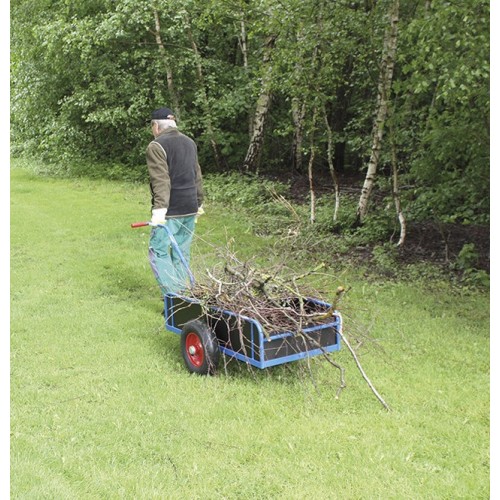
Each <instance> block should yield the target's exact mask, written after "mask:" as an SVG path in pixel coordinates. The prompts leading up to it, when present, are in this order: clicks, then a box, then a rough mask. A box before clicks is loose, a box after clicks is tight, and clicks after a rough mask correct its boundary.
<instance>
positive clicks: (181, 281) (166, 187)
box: [146, 108, 203, 294]
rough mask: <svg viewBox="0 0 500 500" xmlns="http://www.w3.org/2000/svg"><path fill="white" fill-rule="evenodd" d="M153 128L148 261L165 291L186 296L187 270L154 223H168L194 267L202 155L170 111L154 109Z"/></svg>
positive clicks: (149, 155)
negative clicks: (180, 128) (194, 241)
mask: <svg viewBox="0 0 500 500" xmlns="http://www.w3.org/2000/svg"><path fill="white" fill-rule="evenodd" d="M151 128H152V132H153V136H154V140H153V141H152V142H150V143H149V145H148V147H147V149H146V161H147V165H148V172H149V179H150V182H149V185H150V189H151V203H152V214H151V222H152V223H153V229H152V231H151V236H150V240H149V261H150V264H151V268H152V270H153V273H154V275H155V278H156V280H157V281H158V284H159V285H160V288H161V290H162V293H164V294H165V293H167V292H174V293H181V292H182V291H183V290H184V289H185V288H186V285H187V276H188V274H187V270H186V268H185V266H184V264H183V263H182V260H181V258H180V257H179V255H178V254H177V252H176V250H175V249H174V248H172V243H171V241H170V239H169V237H168V234H167V232H166V231H165V229H163V228H161V227H154V225H158V224H166V225H167V227H168V228H169V229H170V231H171V232H172V234H173V236H174V238H175V240H176V242H177V244H178V246H179V249H180V251H181V252H182V255H183V256H184V259H185V260H186V262H187V263H189V256H190V247H191V241H192V239H193V233H194V225H195V219H196V216H197V214H198V213H201V212H202V209H201V205H202V203H203V190H202V176H201V169H200V165H199V163H198V152H197V147H196V144H195V143H194V141H193V140H192V139H190V138H189V137H187V136H186V135H184V134H182V133H181V132H179V131H178V130H177V124H176V122H175V116H174V113H173V112H172V110H170V109H169V108H160V109H157V110H155V111H153V113H152V114H151Z"/></svg>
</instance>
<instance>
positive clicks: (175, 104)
mask: <svg viewBox="0 0 500 500" xmlns="http://www.w3.org/2000/svg"><path fill="white" fill-rule="evenodd" d="M153 15H154V19H155V31H154V32H153V34H154V36H155V40H156V45H158V51H159V52H160V55H161V58H162V60H163V64H164V65H165V72H166V74H167V89H168V94H169V96H170V99H171V102H172V108H173V110H174V113H175V116H176V117H177V119H180V116H181V109H180V105H179V97H178V95H177V91H176V90H175V86H174V76H173V73H172V68H171V66H170V60H169V57H168V53H167V51H166V49H165V46H164V45H163V40H162V38H161V34H160V31H161V26H160V16H159V14H158V10H157V9H156V8H155V7H153Z"/></svg>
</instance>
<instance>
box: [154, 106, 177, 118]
mask: <svg viewBox="0 0 500 500" xmlns="http://www.w3.org/2000/svg"><path fill="white" fill-rule="evenodd" d="M169 116H171V117H174V116H175V115H174V112H173V111H172V110H171V109H169V108H160V109H155V110H154V111H153V112H152V113H151V120H167V119H168V117H169Z"/></svg>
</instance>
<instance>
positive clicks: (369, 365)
mask: <svg viewBox="0 0 500 500" xmlns="http://www.w3.org/2000/svg"><path fill="white" fill-rule="evenodd" d="M13 164H14V165H15V162H14V163H13ZM205 208H206V212H207V214H206V215H205V216H203V217H202V218H201V219H200V222H199V223H198V227H197V233H198V236H199V238H198V239H197V240H196V243H195V244H194V247H193V263H194V268H195V269H196V268H197V266H205V265H208V264H209V263H213V262H214V261H215V258H216V257H215V252H214V248H213V245H218V244H220V243H221V242H224V241H225V240H226V238H227V237H231V238H234V240H235V246H236V248H237V249H238V250H239V251H240V252H241V255H242V256H252V255H257V256H260V259H261V262H263V263H265V262H266V259H268V258H271V257H269V252H268V249H269V246H270V241H269V240H266V239H258V238H255V237H253V236H252V235H251V234H250V233H249V232H248V231H246V228H245V224H244V222H242V221H244V216H242V215H241V214H238V213H235V211H232V210H230V209H229V208H227V207H222V206H210V205H207V206H206V207H205ZM148 215H149V193H148V189H147V187H146V186H133V185H125V184H119V183H110V182H101V181H86V180H61V179H59V180H54V179H49V178H39V177H35V176H34V175H32V174H30V173H29V172H27V171H25V170H22V169H19V168H13V169H12V170H11V250H10V257H11V263H10V265H11V290H10V299H11V341H10V347H11V361H10V368H11V422H10V424H11V439H10V445H11V455H10V459H11V478H10V480H11V496H12V498H33V499H40V498H51V499H52V498H53V499H73V498H74V499H80V498H85V499H86V498H89V499H94V498H96V499H97V498H99V499H101V498H102V499H114V498H130V499H132V498H134V499H136V498H141V499H151V498H162V499H163V498H173V499H198V498H199V499H207V498H209V499H218V498H221V499H222V498H236V499H254V498H255V499H260V498H287V499H289V498H293V499H303V498H318V499H330V498H334V499H336V498H339V499H344V498H356V499H365V498H366V499H372V498H381V499H387V498H394V499H406V498H412V499H413V498H425V499H428V498H447V499H457V498H470V499H479V498H488V497H489V389H490V378H489V295H488V294H487V293H485V292H483V293H480V292H476V293H468V294H465V293H457V292H452V291H451V289H449V288H447V287H446V286H444V285H442V286H437V285H428V286H423V285H422V284H417V283H414V284H412V283H394V282H392V283H375V282H364V281H363V280H361V279H360V278H359V276H358V274H357V273H355V272H354V271H352V272H351V271H349V270H348V269H346V270H344V271H343V273H342V280H343V281H344V282H345V283H347V284H349V285H350V286H352V290H351V291H350V292H349V294H348V297H347V298H346V302H345V318H344V321H345V328H346V332H347V333H349V332H350V331H351V332H356V331H360V330H362V329H363V328H364V327H363V325H366V326H367V328H369V329H370V336H371V337H372V338H373V339H376V341H377V342H376V343H375V342H372V343H367V344H366V346H364V347H362V348H361V349H360V350H359V351H358V353H359V356H360V359H361V362H362V363H363V367H364V369H365V370H366V372H367V374H368V376H369V377H370V378H371V380H372V382H373V383H374V384H375V386H376V387H377V389H378V390H379V392H380V393H381V394H382V395H383V397H384V398H385V400H386V401H387V402H388V404H389V405H390V406H391V408H392V411H391V412H387V411H385V410H384V409H383V408H382V406H381V405H380V404H379V402H378V401H377V400H376V398H375V397H374V396H373V394H372V393H371V391H370V390H369V388H368V386H367V385H366V383H365V382H364V380H363V379H362V378H361V376H360V374H359V372H358V371H357V368H356V366H355V364H354V361H353V359H352V357H351V356H350V354H349V352H348V350H347V349H345V348H344V349H343V350H342V351H340V352H339V353H338V354H335V360H336V361H338V363H340V364H341V365H342V366H344V368H345V370H346V382H347V388H346V389H345V390H344V391H343V392H342V393H341V396H340V398H339V399H336V398H335V395H336V392H337V387H338V384H339V375H338V372H337V371H336V370H335V369H334V368H333V367H332V366H331V365H329V364H327V363H325V362H324V361H320V360H314V361H312V362H311V370H310V372H309V370H306V369H305V362H298V363H294V364H290V365H288V366H284V367H277V368H273V369H269V370H266V371H257V370H248V369H247V368H246V367H245V366H244V365H243V364H241V363H236V362H231V363H230V364H229V366H228V368H227V370H221V373H220V374H219V375H217V376H215V377H199V376H195V375H190V374H189V373H188V372H187V371H186V369H185V367H184V365H183V362H182V358H181V355H180V350H179V338H178V337H177V336H176V335H174V334H172V333H169V332H167V331H166V330H165V329H164V327H163V318H162V316H161V314H160V313H161V309H162V303H161V300H160V293H159V289H158V287H157V285H156V282H155V280H154V278H153V276H152V273H151V271H150V268H149V264H148V261H147V243H148V230H147V229H137V230H131V229H130V228H129V224H130V223H131V222H134V221H137V220H141V219H142V220H145V219H147V218H148ZM310 264H311V267H313V265H314V262H311V263H310ZM337 285H338V283H332V291H333V290H335V288H336V286H337ZM310 373H311V374H312V375H313V376H314V383H313V382H312V381H311V379H310Z"/></svg>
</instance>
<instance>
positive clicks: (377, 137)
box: [356, 0, 399, 223]
mask: <svg viewBox="0 0 500 500" xmlns="http://www.w3.org/2000/svg"><path fill="white" fill-rule="evenodd" d="M398 21H399V0H393V2H392V5H391V8H390V12H389V27H388V28H387V30H386V32H385V36H384V47H383V51H382V61H381V64H380V73H379V83H378V91H377V108H376V113H375V120H374V122H373V129H372V146H371V154H370V160H369V162H368V169H367V172H366V178H365V181H364V184H363V188H362V190H361V196H360V198H359V202H358V208H357V213H356V218H357V222H358V223H362V222H363V219H364V218H365V216H366V214H367V213H368V203H369V200H370V194H371V192H372V190H373V185H374V183H375V178H376V174H377V167H378V163H379V159H380V153H381V150H382V139H383V136H384V125H385V121H386V118H387V113H388V106H389V99H390V93H391V84H392V76H393V72H394V64H395V59H396V48H397V40H398Z"/></svg>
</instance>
